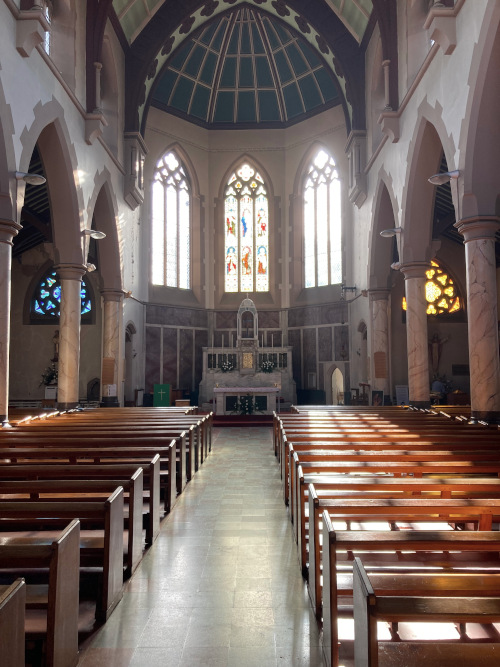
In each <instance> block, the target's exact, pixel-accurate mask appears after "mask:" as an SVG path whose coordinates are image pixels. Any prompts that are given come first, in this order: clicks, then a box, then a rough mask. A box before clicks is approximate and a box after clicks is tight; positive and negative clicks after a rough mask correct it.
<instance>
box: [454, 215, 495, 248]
mask: <svg viewBox="0 0 500 667" xmlns="http://www.w3.org/2000/svg"><path fill="white" fill-rule="evenodd" d="M453 226H454V227H455V229H457V230H458V233H459V234H462V236H463V237H464V243H468V242H469V241H481V240H488V239H490V240H492V239H494V238H495V234H496V232H497V231H498V229H500V218H499V217H498V216H496V215H484V216H474V217H473V218H465V219H463V220H458V222H456V223H455V224H454V225H453Z"/></svg>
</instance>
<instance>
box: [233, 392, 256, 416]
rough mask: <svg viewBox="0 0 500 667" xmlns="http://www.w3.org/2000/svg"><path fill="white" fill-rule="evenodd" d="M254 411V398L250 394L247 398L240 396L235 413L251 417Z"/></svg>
mask: <svg viewBox="0 0 500 667" xmlns="http://www.w3.org/2000/svg"><path fill="white" fill-rule="evenodd" d="M253 411H254V404H253V398H252V397H251V395H250V394H247V395H246V396H240V397H239V399H238V401H237V402H236V409H235V412H239V413H240V415H251V414H252V413H253Z"/></svg>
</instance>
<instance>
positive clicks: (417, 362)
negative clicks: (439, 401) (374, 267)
mask: <svg viewBox="0 0 500 667" xmlns="http://www.w3.org/2000/svg"><path fill="white" fill-rule="evenodd" d="M429 266H430V265H429V264H428V263H426V262H409V263H408V264H403V265H402V266H401V271H402V272H403V273H404V277H405V293H406V342H407V347H408V349H407V353H408V390H409V398H410V403H411V404H412V405H415V406H417V407H429V405H430V391H429V385H430V378H429V344H428V340H427V301H426V300H425V283H426V282H427V276H426V274H425V272H426V271H427V270H428V268H429Z"/></svg>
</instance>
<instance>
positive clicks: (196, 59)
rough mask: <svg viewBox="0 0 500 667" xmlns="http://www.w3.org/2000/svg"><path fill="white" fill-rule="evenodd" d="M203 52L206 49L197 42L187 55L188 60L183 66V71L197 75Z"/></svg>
mask: <svg viewBox="0 0 500 667" xmlns="http://www.w3.org/2000/svg"><path fill="white" fill-rule="evenodd" d="M205 53H206V50H205V49H204V48H203V47H202V46H200V45H199V44H197V45H196V46H195V47H194V49H193V51H192V52H191V55H190V56H189V60H188V61H187V63H186V65H185V67H184V72H185V73H186V74H190V75H191V76H194V77H196V76H198V73H199V71H200V66H201V63H202V61H203V56H204V55H205Z"/></svg>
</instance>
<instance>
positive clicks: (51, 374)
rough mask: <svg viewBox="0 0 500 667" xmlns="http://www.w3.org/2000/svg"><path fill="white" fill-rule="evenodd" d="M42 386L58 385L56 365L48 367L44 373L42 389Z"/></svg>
mask: <svg viewBox="0 0 500 667" xmlns="http://www.w3.org/2000/svg"><path fill="white" fill-rule="evenodd" d="M42 384H44V385H45V386H48V385H50V384H57V367H56V365H55V364H52V366H47V368H46V369H45V370H44V371H43V373H42V380H41V382H40V384H39V386H40V387H41V386H42Z"/></svg>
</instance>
